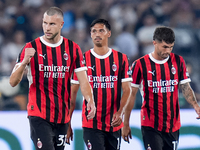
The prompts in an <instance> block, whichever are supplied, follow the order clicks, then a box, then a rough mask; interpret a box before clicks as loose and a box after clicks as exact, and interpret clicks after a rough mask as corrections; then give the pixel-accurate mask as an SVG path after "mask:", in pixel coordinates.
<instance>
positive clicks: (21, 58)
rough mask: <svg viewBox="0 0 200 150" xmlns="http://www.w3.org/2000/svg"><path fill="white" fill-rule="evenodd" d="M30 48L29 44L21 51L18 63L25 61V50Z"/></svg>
mask: <svg viewBox="0 0 200 150" xmlns="http://www.w3.org/2000/svg"><path fill="white" fill-rule="evenodd" d="M28 47H29V43H27V44H26V45H25V46H24V47H23V48H22V50H21V52H20V53H19V55H18V57H17V61H16V63H21V62H22V61H23V59H24V55H25V49H26V48H28Z"/></svg>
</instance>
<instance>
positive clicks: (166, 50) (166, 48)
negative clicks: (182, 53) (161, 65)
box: [153, 41, 174, 60]
mask: <svg viewBox="0 0 200 150" xmlns="http://www.w3.org/2000/svg"><path fill="white" fill-rule="evenodd" d="M153 44H154V46H155V55H156V57H157V58H156V59H158V60H163V59H166V58H167V57H168V56H169V55H170V53H171V52H172V49H173V47H174V43H171V44H167V43H166V42H164V41H162V42H158V41H153Z"/></svg>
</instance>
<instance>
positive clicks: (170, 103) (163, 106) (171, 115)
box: [131, 53, 191, 132]
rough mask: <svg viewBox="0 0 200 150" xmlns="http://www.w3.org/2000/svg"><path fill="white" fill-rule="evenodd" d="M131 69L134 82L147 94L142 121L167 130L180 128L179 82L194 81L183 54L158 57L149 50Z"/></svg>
mask: <svg viewBox="0 0 200 150" xmlns="http://www.w3.org/2000/svg"><path fill="white" fill-rule="evenodd" d="M131 70H132V78H133V81H132V84H131V86H133V87H138V88H139V89H140V92H141V95H142V98H143V103H142V108H141V125H142V126H149V127H152V128H154V129H156V130H158V131H163V132H174V131H176V130H178V129H180V126H181V124H180V108H179V100H178V86H179V84H184V83H187V82H190V81H191V80H190V77H189V74H188V72H187V71H186V65H185V62H184V60H183V58H182V57H181V56H179V55H176V54H174V53H171V54H170V56H169V57H168V58H166V59H164V60H162V61H158V60H156V59H154V58H153V57H152V55H151V54H148V55H145V56H144V57H141V58H140V59H138V60H136V61H135V62H133V64H132V69H131Z"/></svg>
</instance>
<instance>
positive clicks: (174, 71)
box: [171, 65, 176, 74]
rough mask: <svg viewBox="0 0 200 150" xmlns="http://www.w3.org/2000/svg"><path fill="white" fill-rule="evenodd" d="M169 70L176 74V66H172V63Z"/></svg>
mask: <svg viewBox="0 0 200 150" xmlns="http://www.w3.org/2000/svg"><path fill="white" fill-rule="evenodd" d="M171 72H172V74H176V68H174V66H173V65H172V68H171Z"/></svg>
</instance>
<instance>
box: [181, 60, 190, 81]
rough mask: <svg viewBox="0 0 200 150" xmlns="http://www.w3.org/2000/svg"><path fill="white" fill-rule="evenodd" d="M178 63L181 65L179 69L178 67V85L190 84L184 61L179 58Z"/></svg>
mask: <svg viewBox="0 0 200 150" xmlns="http://www.w3.org/2000/svg"><path fill="white" fill-rule="evenodd" d="M180 63H181V64H180V65H181V67H180V84H184V83H187V82H191V79H190V76H189V73H188V71H187V68H186V64H185V61H184V59H183V58H182V57H180Z"/></svg>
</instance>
